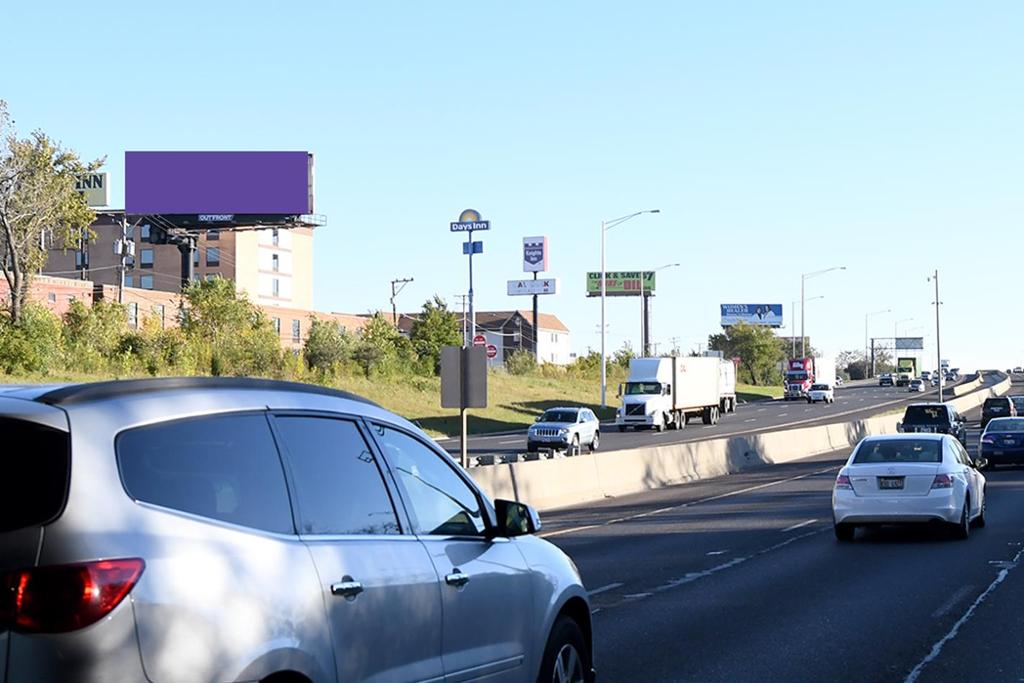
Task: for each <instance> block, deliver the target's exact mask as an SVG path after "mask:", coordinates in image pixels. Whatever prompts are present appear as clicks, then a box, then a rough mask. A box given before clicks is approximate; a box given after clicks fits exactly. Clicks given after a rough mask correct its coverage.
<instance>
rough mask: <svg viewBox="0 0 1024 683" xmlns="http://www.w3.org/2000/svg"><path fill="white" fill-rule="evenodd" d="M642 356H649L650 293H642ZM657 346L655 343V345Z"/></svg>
mask: <svg viewBox="0 0 1024 683" xmlns="http://www.w3.org/2000/svg"><path fill="white" fill-rule="evenodd" d="M643 302H644V356H647V357H650V356H651V295H650V294H644V296H643ZM655 346H657V345H655Z"/></svg>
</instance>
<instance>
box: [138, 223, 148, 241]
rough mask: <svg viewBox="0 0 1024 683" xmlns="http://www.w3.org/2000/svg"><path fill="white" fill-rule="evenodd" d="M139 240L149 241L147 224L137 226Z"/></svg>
mask: <svg viewBox="0 0 1024 683" xmlns="http://www.w3.org/2000/svg"><path fill="white" fill-rule="evenodd" d="M139 239H140V240H142V241H143V242H148V241H149V223H143V224H142V225H140V226H139Z"/></svg>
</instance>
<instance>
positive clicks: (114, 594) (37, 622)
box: [0, 558, 146, 633]
mask: <svg viewBox="0 0 1024 683" xmlns="http://www.w3.org/2000/svg"><path fill="white" fill-rule="evenodd" d="M145 566H146V564H145V562H143V561H142V560H141V559H139V558H129V559H121V560H100V561H97V562H85V563H83V564H69V565H60V566H55V567H33V568H31V569H20V570H17V571H12V572H5V573H3V574H0V629H12V630H15V631H21V632H26V633H66V632H68V631H75V630H77V629H80V628H84V627H86V626H89V625H90V624H93V623H95V622H97V621H99V620H100V619H102V618H103V617H105V616H107V615H108V614H110V612H111V611H113V609H114V608H115V607H117V606H118V604H120V602H121V601H122V600H123V599H124V597H125V596H126V595H128V593H129V592H130V591H131V590H132V588H134V587H135V584H136V583H137V582H138V580H139V577H140V576H141V575H142V570H143V569H144V568H145Z"/></svg>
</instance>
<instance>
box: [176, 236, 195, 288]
mask: <svg viewBox="0 0 1024 683" xmlns="http://www.w3.org/2000/svg"><path fill="white" fill-rule="evenodd" d="M195 250H196V238H195V237H193V236H192V235H185V236H184V237H182V238H181V241H180V242H178V251H180V252H181V291H183V292H184V291H185V288H186V287H188V283H190V282H192V275H193V270H192V255H193V254H194V253H195Z"/></svg>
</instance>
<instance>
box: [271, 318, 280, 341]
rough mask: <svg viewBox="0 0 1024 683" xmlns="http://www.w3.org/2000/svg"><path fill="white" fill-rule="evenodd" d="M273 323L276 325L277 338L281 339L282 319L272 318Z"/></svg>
mask: <svg viewBox="0 0 1024 683" xmlns="http://www.w3.org/2000/svg"><path fill="white" fill-rule="evenodd" d="M271 322H273V323H274V332H276V333H277V336H278V337H280V336H281V319H280V318H271Z"/></svg>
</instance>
